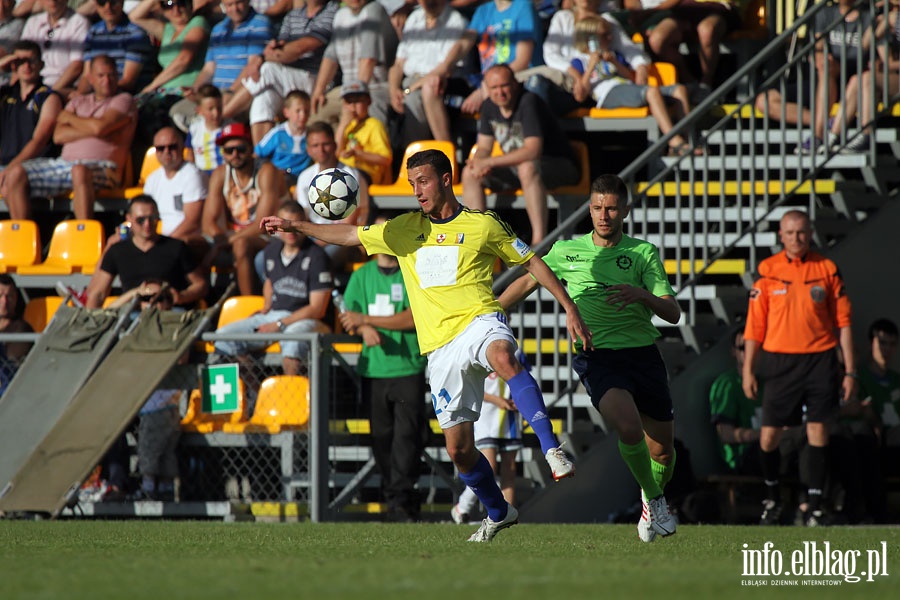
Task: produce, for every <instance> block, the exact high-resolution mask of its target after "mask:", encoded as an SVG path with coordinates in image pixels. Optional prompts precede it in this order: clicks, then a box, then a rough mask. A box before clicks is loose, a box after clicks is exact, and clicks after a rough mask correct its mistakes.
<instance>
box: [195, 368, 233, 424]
mask: <svg viewBox="0 0 900 600" xmlns="http://www.w3.org/2000/svg"><path fill="white" fill-rule="evenodd" d="M200 389H201V390H202V393H203V405H202V410H203V412H205V413H229V412H235V411H236V410H237V409H238V366H237V365H236V364H233V365H214V366H210V367H206V368H204V369H202V370H201V371H200Z"/></svg>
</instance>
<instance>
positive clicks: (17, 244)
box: [0, 219, 41, 273]
mask: <svg viewBox="0 0 900 600" xmlns="http://www.w3.org/2000/svg"><path fill="white" fill-rule="evenodd" d="M40 260H41V234H40V232H39V231H38V227H37V223H35V222H34V221H30V220H10V219H6V220H3V221H0V273H12V272H15V271H16V270H17V269H18V268H19V267H29V266H31V265H34V264H37V263H38V261H40Z"/></svg>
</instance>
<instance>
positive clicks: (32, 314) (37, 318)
mask: <svg viewBox="0 0 900 600" xmlns="http://www.w3.org/2000/svg"><path fill="white" fill-rule="evenodd" d="M62 303H63V298H62V297H60V296H44V297H43V298H32V299H31V300H29V301H28V304H26V305H25V313H24V315H23V318H24V319H25V320H26V321H28V324H29V325H31V328H32V329H34V330H35V331H36V332H37V333H40V332H41V331H43V330H44V329H45V328H46V327H47V324H48V323H49V322H50V319H52V318H53V315H54V314H55V313H56V309H57V308H59V307H60V305H61V304H62Z"/></svg>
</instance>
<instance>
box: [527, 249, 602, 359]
mask: <svg viewBox="0 0 900 600" xmlns="http://www.w3.org/2000/svg"><path fill="white" fill-rule="evenodd" d="M522 266H523V267H525V270H526V271H528V272H529V273H531V275H532V277H534V278H535V279H536V280H537V283H539V284H541V285H542V286H544V288H545V289H546V290H547V291H548V292H550V293H551V294H552V295H553V297H554V298H556V301H557V302H559V305H560V306H562V308H563V310H565V311H566V329H568V330H569V339H571V340H572V342H577V341H578V340H579V339H580V340H581V342H582V345H583V346H584V349H585V350H592V349H593V348H594V344H593V342H592V341H591V330H590V329H588V326H587V325H585V323H584V319H582V318H581V313H580V312H579V311H578V307H577V306H575V301H574V300H572V298H571V297H570V296H569V293H568V292H567V291H566V288H565V287H564V286H563V284H562V282H561V281H560V280H559V279H558V278H557V277H556V275H555V274H554V273H553V271H551V270H550V267H548V266H547V263H545V262H544V261H543V260H541V259H540V258H538V257H537V256H532V257H531V258H530V259H529V260H528V262H527V263H525V264H524V265H522Z"/></svg>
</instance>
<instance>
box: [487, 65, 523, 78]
mask: <svg viewBox="0 0 900 600" xmlns="http://www.w3.org/2000/svg"><path fill="white" fill-rule="evenodd" d="M491 71H506V72H507V73H509V76H510V78H511V79H512V80H513V82H516V72H515V71H513V68H512V67H511V66H509V65H508V64H507V63H498V64H494V65H491V66H490V67H488V69H487V71H485V72H484V74H485V76H487V74H488V73H490V72H491Z"/></svg>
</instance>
